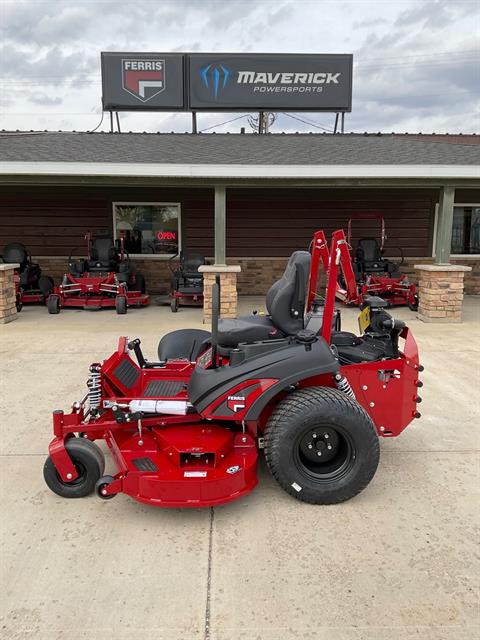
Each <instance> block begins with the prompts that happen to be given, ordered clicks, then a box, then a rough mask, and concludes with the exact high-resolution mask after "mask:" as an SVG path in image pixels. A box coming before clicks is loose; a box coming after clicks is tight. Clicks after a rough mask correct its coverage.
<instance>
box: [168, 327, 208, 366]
mask: <svg viewBox="0 0 480 640" xmlns="http://www.w3.org/2000/svg"><path fill="white" fill-rule="evenodd" d="M210 337H211V334H210V332H209V331H204V330H203V329H178V330H177V331H171V332H170V333H167V335H165V336H163V338H162V339H161V340H160V342H159V345H158V359H159V360H160V361H161V362H164V361H165V360H170V359H179V360H184V359H185V360H188V361H189V362H194V361H195V360H196V359H197V358H198V356H199V355H200V354H201V353H202V351H204V350H205V347H206V344H207V343H208V342H209V341H210Z"/></svg>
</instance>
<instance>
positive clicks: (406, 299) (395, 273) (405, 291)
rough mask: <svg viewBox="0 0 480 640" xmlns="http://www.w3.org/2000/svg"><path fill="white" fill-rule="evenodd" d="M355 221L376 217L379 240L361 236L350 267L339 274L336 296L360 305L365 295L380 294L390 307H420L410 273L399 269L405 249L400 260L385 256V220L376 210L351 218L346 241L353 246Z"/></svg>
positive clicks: (347, 302) (413, 308) (399, 249)
mask: <svg viewBox="0 0 480 640" xmlns="http://www.w3.org/2000/svg"><path fill="white" fill-rule="evenodd" d="M355 220H377V221H378V222H379V223H380V242H378V240H377V238H375V237H370V238H361V239H360V240H359V241H358V244H357V247H356V249H355V255H354V259H353V264H352V265H351V268H349V266H348V265H346V271H344V272H343V274H341V275H340V277H339V281H338V286H337V298H338V299H339V300H341V301H342V302H345V303H346V304H355V305H361V304H362V301H363V299H364V298H365V297H366V296H380V297H382V298H384V299H385V302H387V304H388V306H391V307H393V306H397V305H408V307H409V308H410V309H411V310H412V311H416V310H417V309H418V295H417V293H416V287H415V284H414V283H412V282H410V280H409V278H408V276H406V275H405V274H402V273H401V272H400V266H401V265H402V264H403V261H404V258H403V251H402V249H401V247H395V248H397V249H398V251H399V253H400V262H394V261H392V260H389V259H388V258H385V257H384V251H385V249H384V246H385V240H386V239H387V236H386V233H385V220H384V218H383V216H381V215H378V214H375V213H373V214H372V213H359V214H357V215H356V216H355V217H354V218H350V219H349V221H348V232H347V243H348V246H349V247H350V249H351V248H352V223H353V221H355Z"/></svg>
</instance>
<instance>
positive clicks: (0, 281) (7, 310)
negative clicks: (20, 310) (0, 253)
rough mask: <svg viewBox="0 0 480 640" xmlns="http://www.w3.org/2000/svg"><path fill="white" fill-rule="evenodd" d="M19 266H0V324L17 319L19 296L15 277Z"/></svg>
mask: <svg viewBox="0 0 480 640" xmlns="http://www.w3.org/2000/svg"><path fill="white" fill-rule="evenodd" d="M19 266H20V265H19V264H0V324H6V323H7V322H11V321H12V320H16V318H17V306H16V302H17V296H16V293H15V282H14V280H13V276H14V274H15V269H18V267H19Z"/></svg>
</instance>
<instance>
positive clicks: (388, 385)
mask: <svg viewBox="0 0 480 640" xmlns="http://www.w3.org/2000/svg"><path fill="white" fill-rule="evenodd" d="M322 238H323V239H324V235H323V232H317V233H316V234H315V237H314V242H313V244H312V252H311V253H309V252H306V251H296V252H295V253H293V254H292V256H291V257H290V259H289V261H288V264H287V267H286V269H285V272H284V274H283V276H282V278H280V280H278V281H277V282H275V283H274V284H273V285H272V287H271V288H270V290H269V292H268V293H267V298H266V305H267V308H268V311H269V314H270V315H269V316H258V315H252V316H246V317H241V318H236V319H232V320H230V319H222V320H220V319H219V313H220V283H219V280H218V279H217V282H216V283H215V284H214V286H213V290H212V295H213V300H212V331H211V333H210V332H208V331H204V330H199V329H181V330H177V331H173V332H171V333H168V334H166V335H165V336H164V337H163V338H162V339H161V340H160V343H159V345H158V358H159V360H158V361H157V362H150V361H149V360H147V359H146V358H145V357H144V355H143V353H142V350H141V346H140V340H139V339H134V340H128V338H126V337H122V338H120V339H119V342H118V347H117V349H116V350H115V351H114V353H113V354H112V355H111V356H110V357H109V358H107V359H106V360H103V361H98V362H94V363H93V364H91V365H90V369H89V376H88V380H87V391H86V394H85V396H84V397H83V399H81V400H80V401H78V402H74V403H73V405H72V409H71V411H70V412H69V413H64V412H63V411H61V410H57V411H54V412H53V433H54V438H53V440H52V441H51V443H50V446H49V456H48V458H47V460H46V463H45V466H44V478H45V481H46V483H47V485H48V486H49V487H50V489H51V490H52V491H54V492H55V493H57V494H58V495H60V496H63V497H65V498H78V497H82V496H86V495H87V494H89V493H91V492H93V491H95V492H96V494H97V495H98V496H99V497H100V498H103V499H105V500H108V499H111V498H113V497H114V496H115V495H117V494H119V493H125V494H127V495H129V496H131V497H132V498H134V499H135V500H138V501H139V502H143V503H146V504H149V505H154V506H159V507H212V506H215V505H219V504H223V503H227V502H230V501H232V500H235V499H238V498H240V497H241V496H243V495H245V494H247V493H248V492H250V491H252V490H253V489H254V487H255V486H256V484H257V471H256V469H257V461H258V456H259V453H260V451H261V450H263V452H264V454H265V457H266V462H267V465H268V468H269V469H270V472H271V473H272V475H273V477H274V478H275V480H276V481H277V482H278V483H279V484H280V486H281V487H282V488H283V489H284V490H285V491H286V492H287V493H289V494H290V495H291V496H293V497H295V498H297V499H299V500H303V501H305V502H309V503H312V504H332V503H336V502H342V501H344V500H347V499H349V498H352V497H353V496H354V495H356V494H357V493H359V492H360V491H362V490H363V489H364V488H365V487H366V486H367V484H368V483H369V482H370V480H371V479H372V478H373V476H374V474H375V471H376V469H377V465H378V461H379V442H378V437H379V436H381V437H393V436H398V435H399V434H400V433H401V432H402V431H403V430H404V429H405V427H406V426H407V425H408V424H409V423H410V422H411V421H412V420H413V419H414V418H419V417H420V414H419V413H418V412H417V403H418V402H420V400H421V398H419V397H418V395H417V393H418V387H421V386H422V383H421V382H420V381H419V379H418V374H419V371H422V370H423V367H422V366H421V365H419V359H418V349H417V345H416V343H415V340H414V338H413V335H412V333H411V331H410V329H408V327H406V326H405V323H404V322H401V321H398V320H394V318H392V317H391V316H390V315H389V314H388V313H387V312H386V310H385V306H386V303H385V302H384V301H383V300H382V299H381V298H378V297H366V298H365V299H364V309H363V310H362V312H361V314H360V319H359V325H360V331H361V335H360V336H357V335H355V334H353V333H348V332H345V331H334V330H333V329H332V326H333V325H334V320H333V319H334V304H335V291H336V283H337V276H338V269H339V267H340V266H342V267H343V268H344V267H345V264H346V263H350V255H349V252H348V249H347V244H346V240H345V235H344V233H343V231H336V232H334V234H333V236H332V242H331V246H330V251H329V256H330V258H329V264H328V269H327V271H328V279H327V290H326V296H325V298H324V299H320V298H319V297H318V295H317V275H318V267H319V262H320V259H321V243H322V241H323V240H322ZM400 341H401V342H402V343H403V344H402V345H401V346H400ZM94 440H104V441H105V443H106V445H107V447H108V448H109V450H110V452H111V454H112V457H113V459H114V461H115V464H116V472H115V473H114V475H102V474H103V473H104V465H105V461H104V455H103V452H102V450H101V449H100V448H99V447H98V446H97V445H96V444H95V442H94Z"/></svg>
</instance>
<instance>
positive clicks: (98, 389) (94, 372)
mask: <svg viewBox="0 0 480 640" xmlns="http://www.w3.org/2000/svg"><path fill="white" fill-rule="evenodd" d="M87 387H88V401H89V405H90V413H92V414H96V413H97V412H98V409H99V408H100V399H101V397H102V374H101V367H100V365H99V364H92V365H91V366H90V376H89V378H88V380H87Z"/></svg>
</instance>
